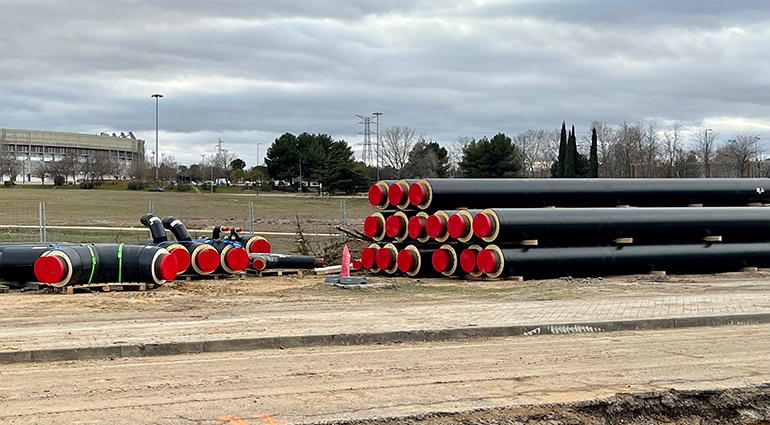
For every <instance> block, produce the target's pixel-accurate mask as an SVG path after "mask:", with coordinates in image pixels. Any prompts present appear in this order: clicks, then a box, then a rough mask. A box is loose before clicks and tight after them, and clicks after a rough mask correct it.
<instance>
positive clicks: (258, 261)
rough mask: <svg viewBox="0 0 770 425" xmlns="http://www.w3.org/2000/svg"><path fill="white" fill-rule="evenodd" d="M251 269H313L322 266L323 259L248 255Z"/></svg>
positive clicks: (279, 255) (283, 255)
mask: <svg viewBox="0 0 770 425" xmlns="http://www.w3.org/2000/svg"><path fill="white" fill-rule="evenodd" d="M249 259H250V264H251V268H253V269H255V270H265V269H313V268H316V267H323V266H324V259H323V258H316V257H313V256H312V255H289V254H249Z"/></svg>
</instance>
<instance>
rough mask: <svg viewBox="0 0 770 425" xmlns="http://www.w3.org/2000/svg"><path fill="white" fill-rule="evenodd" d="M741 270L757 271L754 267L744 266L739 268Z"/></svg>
mask: <svg viewBox="0 0 770 425" xmlns="http://www.w3.org/2000/svg"><path fill="white" fill-rule="evenodd" d="M741 271H742V272H755V271H757V268H756V267H744V268H742V269H741Z"/></svg>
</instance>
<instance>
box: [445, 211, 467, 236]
mask: <svg viewBox="0 0 770 425" xmlns="http://www.w3.org/2000/svg"><path fill="white" fill-rule="evenodd" d="M446 227H447V230H449V236H451V237H453V238H455V239H457V238H462V237H464V236H468V231H469V229H468V224H467V223H466V222H465V219H463V217H462V216H461V215H460V214H455V215H453V216H451V217H449V222H448V223H447V226H446Z"/></svg>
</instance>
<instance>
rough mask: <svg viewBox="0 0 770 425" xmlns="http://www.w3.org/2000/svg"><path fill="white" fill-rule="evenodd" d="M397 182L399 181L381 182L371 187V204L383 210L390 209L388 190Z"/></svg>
mask: <svg viewBox="0 0 770 425" xmlns="http://www.w3.org/2000/svg"><path fill="white" fill-rule="evenodd" d="M397 181H398V180H380V181H378V182H377V183H375V184H373V185H372V186H371V187H369V203H370V204H372V205H373V206H375V207H377V208H379V209H381V210H384V209H385V208H388V207H389V206H390V200H389V199H388V189H389V188H390V185H392V184H393V183H395V182H397Z"/></svg>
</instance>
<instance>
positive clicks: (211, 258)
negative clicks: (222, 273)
mask: <svg viewBox="0 0 770 425" xmlns="http://www.w3.org/2000/svg"><path fill="white" fill-rule="evenodd" d="M195 264H197V265H198V268H199V269H201V270H203V271H204V272H206V273H211V272H213V271H214V270H216V269H217V267H219V253H218V252H217V250H216V249H204V250H202V251H200V252H199V253H198V255H196V256H195Z"/></svg>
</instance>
